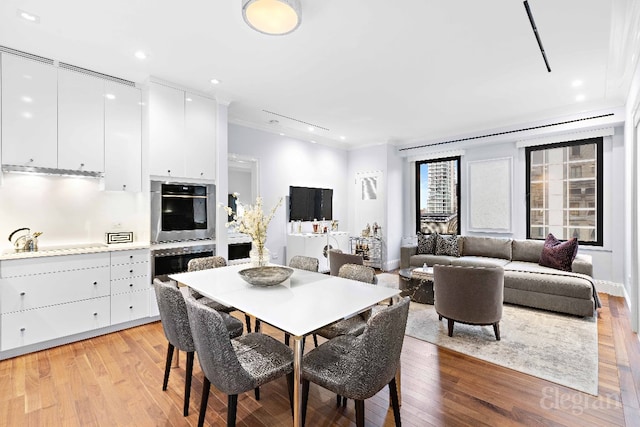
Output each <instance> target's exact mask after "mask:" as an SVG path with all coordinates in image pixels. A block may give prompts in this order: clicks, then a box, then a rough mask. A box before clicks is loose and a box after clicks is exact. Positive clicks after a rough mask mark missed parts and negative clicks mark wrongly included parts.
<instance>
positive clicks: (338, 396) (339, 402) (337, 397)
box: [336, 394, 342, 408]
mask: <svg viewBox="0 0 640 427" xmlns="http://www.w3.org/2000/svg"><path fill="white" fill-rule="evenodd" d="M341 403H342V396H340V395H339V394H336V408H339V407H340V404H341Z"/></svg>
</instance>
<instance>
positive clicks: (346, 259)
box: [328, 249, 364, 276]
mask: <svg viewBox="0 0 640 427" xmlns="http://www.w3.org/2000/svg"><path fill="white" fill-rule="evenodd" d="M328 257H329V258H328V259H329V274H330V275H332V276H337V275H338V273H339V272H340V267H342V266H343V265H345V264H357V265H363V264H364V258H362V255H355V254H347V253H344V252H342V251H341V250H340V249H331V250H330V251H329V252H328Z"/></svg>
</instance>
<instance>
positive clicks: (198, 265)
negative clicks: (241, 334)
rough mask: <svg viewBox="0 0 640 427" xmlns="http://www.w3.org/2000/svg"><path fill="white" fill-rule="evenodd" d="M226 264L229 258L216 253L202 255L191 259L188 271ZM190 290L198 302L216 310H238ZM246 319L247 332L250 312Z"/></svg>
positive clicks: (225, 311)
mask: <svg viewBox="0 0 640 427" xmlns="http://www.w3.org/2000/svg"><path fill="white" fill-rule="evenodd" d="M226 265H227V260H226V259H224V257H221V256H216V255H214V256H207V257H200V258H194V259H191V260H189V263H188V264H187V271H199V270H208V269H210V268H219V267H225V266H226ZM189 292H190V293H191V296H193V297H194V298H195V299H197V300H198V302H200V303H202V304H204V305H208V306H209V307H211V308H213V309H214V310H216V311H220V312H223V313H231V312H232V311H235V310H236V309H235V308H234V307H227V306H226V305H223V304H220V303H219V302H217V301H214V300H212V299H210V298H207V297H205V296H204V295H202V294H200V293H199V292H197V291H194V290H193V289H191V288H189ZM244 321H245V323H246V324H247V333H249V332H251V317H249V315H248V314H245V315H244ZM256 328H257V325H256Z"/></svg>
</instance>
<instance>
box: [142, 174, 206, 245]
mask: <svg viewBox="0 0 640 427" xmlns="http://www.w3.org/2000/svg"><path fill="white" fill-rule="evenodd" d="M215 193H216V191H215V185H213V184H191V183H180V182H165V181H151V242H152V243H162V242H182V241H188V240H207V239H213V238H215V222H216V210H215V206H216V204H215V202H216V194H215Z"/></svg>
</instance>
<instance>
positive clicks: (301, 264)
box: [289, 255, 320, 271]
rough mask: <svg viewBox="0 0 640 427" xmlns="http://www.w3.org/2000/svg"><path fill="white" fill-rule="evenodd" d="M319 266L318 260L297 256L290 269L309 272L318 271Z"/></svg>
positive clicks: (290, 263)
mask: <svg viewBox="0 0 640 427" xmlns="http://www.w3.org/2000/svg"><path fill="white" fill-rule="evenodd" d="M319 264H320V262H319V261H318V258H313V257H308V256H303V255H296V256H294V257H293V258H291V261H289V267H291V268H299V269H300V270H308V271H318V266H319Z"/></svg>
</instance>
